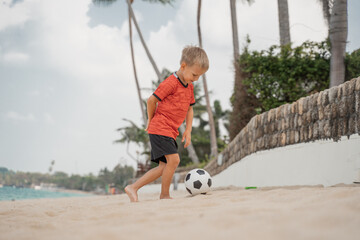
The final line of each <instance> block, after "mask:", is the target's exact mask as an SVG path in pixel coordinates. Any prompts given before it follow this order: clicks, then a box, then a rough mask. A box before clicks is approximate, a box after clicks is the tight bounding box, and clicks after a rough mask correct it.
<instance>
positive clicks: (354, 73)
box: [345, 48, 360, 81]
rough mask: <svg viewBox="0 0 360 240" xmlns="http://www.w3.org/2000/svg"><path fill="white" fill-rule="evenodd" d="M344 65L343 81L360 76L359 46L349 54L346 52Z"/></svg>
mask: <svg viewBox="0 0 360 240" xmlns="http://www.w3.org/2000/svg"><path fill="white" fill-rule="evenodd" d="M345 65H346V74H345V81H349V80H351V79H353V78H357V77H359V76H360V48H359V49H357V50H355V51H353V52H352V53H351V54H349V53H346V57H345Z"/></svg>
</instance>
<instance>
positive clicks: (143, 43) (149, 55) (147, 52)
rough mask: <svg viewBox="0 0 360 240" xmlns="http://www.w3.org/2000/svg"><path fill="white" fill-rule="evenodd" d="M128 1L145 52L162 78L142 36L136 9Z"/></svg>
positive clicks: (158, 75)
mask: <svg viewBox="0 0 360 240" xmlns="http://www.w3.org/2000/svg"><path fill="white" fill-rule="evenodd" d="M126 2H127V4H128V6H129V11H130V16H131V18H132V19H133V20H134V24H135V27H136V30H137V32H138V34H139V37H140V40H141V43H142V45H143V46H144V49H145V52H146V54H147V56H148V58H149V60H150V62H151V65H152V66H153V68H154V70H155V72H156V75H157V77H158V79H161V74H160V72H159V69H158V68H157V66H156V64H155V61H154V59H153V57H152V56H151V54H150V51H149V49H148V48H147V45H146V43H145V41H144V38H143V36H142V33H141V30H140V28H139V25H138V24H137V21H136V18H135V14H134V11H133V9H132V7H131V3H130V0H126Z"/></svg>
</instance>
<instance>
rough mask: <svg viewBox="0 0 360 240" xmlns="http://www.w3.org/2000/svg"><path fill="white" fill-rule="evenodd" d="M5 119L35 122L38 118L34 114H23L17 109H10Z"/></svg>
mask: <svg viewBox="0 0 360 240" xmlns="http://www.w3.org/2000/svg"><path fill="white" fill-rule="evenodd" d="M5 119H8V120H13V121H22V122H35V121H36V118H35V116H34V114H32V113H28V114H21V113H18V112H15V111H9V112H7V113H5Z"/></svg>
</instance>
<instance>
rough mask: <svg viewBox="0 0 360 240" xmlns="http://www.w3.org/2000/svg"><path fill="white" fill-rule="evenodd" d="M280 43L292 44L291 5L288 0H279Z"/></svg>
mask: <svg viewBox="0 0 360 240" xmlns="http://www.w3.org/2000/svg"><path fill="white" fill-rule="evenodd" d="M278 11H279V28H280V45H281V46H284V45H287V44H290V42H291V39H290V27H289V7H288V1H287V0H278Z"/></svg>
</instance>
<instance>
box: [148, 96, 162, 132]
mask: <svg viewBox="0 0 360 240" xmlns="http://www.w3.org/2000/svg"><path fill="white" fill-rule="evenodd" d="M158 101H159V100H158V99H157V98H156V97H155V96H154V95H151V96H150V97H149V99H148V100H147V115H148V120H147V125H146V129H145V131H147V130H148V128H149V124H150V121H151V119H152V118H153V117H154V114H155V110H156V104H157V102H158Z"/></svg>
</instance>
